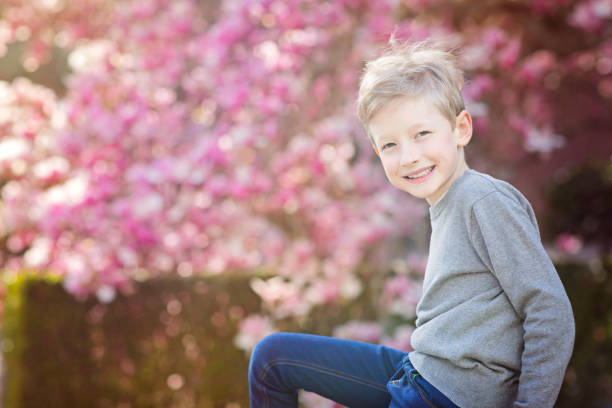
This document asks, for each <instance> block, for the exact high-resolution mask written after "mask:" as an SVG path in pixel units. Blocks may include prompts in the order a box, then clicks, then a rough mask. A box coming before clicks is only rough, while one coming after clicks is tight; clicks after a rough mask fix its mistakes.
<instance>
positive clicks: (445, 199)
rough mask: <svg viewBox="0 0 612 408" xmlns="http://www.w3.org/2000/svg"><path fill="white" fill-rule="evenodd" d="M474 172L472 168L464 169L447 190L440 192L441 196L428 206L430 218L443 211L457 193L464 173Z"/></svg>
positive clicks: (462, 181)
mask: <svg viewBox="0 0 612 408" xmlns="http://www.w3.org/2000/svg"><path fill="white" fill-rule="evenodd" d="M474 173H476V171H475V170H472V169H467V170H465V171H464V172H463V174H462V175H461V176H459V177H458V178H457V179H456V180H455V181H453V183H452V184H451V186H450V187H449V188H448V190H446V192H445V193H444V194H442V197H440V198H439V199H438V201H436V202H435V203H434V205H432V206H430V207H429V215H430V218H431V219H432V220H433V219H434V218H436V217H438V216H439V215H440V214H442V211H444V209H445V208H446V207H448V205H449V203H450V202H451V201H452V200H453V198H454V196H455V195H456V194H457V190H458V188H459V186H460V185H461V184H463V183H464V182H465V180H466V179H467V177H466V175H468V174H474Z"/></svg>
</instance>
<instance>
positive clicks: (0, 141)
mask: <svg viewBox="0 0 612 408" xmlns="http://www.w3.org/2000/svg"><path fill="white" fill-rule="evenodd" d="M391 33H395V36H396V37H398V38H399V39H407V40H414V41H416V40H421V39H425V38H429V37H432V36H435V37H439V36H443V37H445V38H446V39H447V40H448V41H449V42H450V43H452V44H454V45H455V46H456V47H457V48H458V50H459V58H460V62H461V66H462V68H463V69H464V70H465V75H466V85H465V87H464V89H463V94H464V98H465V100H466V104H467V109H468V110H469V111H470V113H471V114H472V116H473V118H474V125H475V134H474V137H473V139H472V142H471V143H470V145H469V146H468V148H467V151H466V154H467V161H468V163H469V165H470V167H472V168H474V169H476V170H478V171H482V172H488V173H490V174H491V175H493V176H495V177H497V178H500V179H503V180H506V181H509V182H510V183H512V184H513V185H515V186H516V187H517V188H518V189H519V190H521V191H522V192H523V193H524V194H525V196H526V197H527V198H528V199H529V200H530V202H531V203H532V205H533V206H534V209H535V211H536V214H537V217H538V221H539V223H540V229H541V233H542V238H543V242H544V243H545V246H546V248H547V250H548V252H549V254H550V256H551V258H552V259H553V261H554V262H555V265H556V266H557V269H558V271H559V274H560V276H561V278H562V280H563V282H564V284H565V287H566V290H567V291H568V294H569V296H570V299H571V301H572V304H573V306H574V312H575V316H576V322H577V337H576V347H575V351H574V356H573V358H572V361H571V363H570V367H569V368H568V371H567V374H566V378H565V383H564V385H563V388H562V390H561V395H560V397H559V401H558V404H557V406H559V407H574V406H581V407H612V391H611V390H612V341H611V338H612V313H611V308H610V306H611V305H610V303H611V301H610V298H611V295H612V283H611V280H610V265H611V263H612V262H611V247H612V224H611V223H612V214H611V213H612V211H611V208H612V207H611V204H610V203H612V137H611V136H612V134H611V133H612V115H611V112H612V0H506V1H498V0H486V1H482V0H480V1H475V0H450V1H448V0H447V1H441V0H386V1H376V2H373V1H366V0H338V1H312V0H286V1H280V0H275V1H271V0H225V1H224V0H210V1H208V0H172V1H170V0H81V1H78V2H69V1H67V0H2V3H1V4H0V273H1V276H2V283H1V284H0V296H1V300H2V303H1V304H2V307H1V309H0V311H1V312H2V318H1V320H0V322H1V324H2V334H1V338H0V342H1V343H0V344H1V349H2V352H3V360H4V361H3V370H2V384H3V386H2V394H3V395H2V400H3V401H4V405H3V406H7V407H9V406H10V407H38V406H46V407H50V406H58V407H60V406H62V407H65V406H74V407H77V406H87V407H92V406H96V407H120V408H127V407H140V406H159V407H161V406H163V407H171V406H176V407H230V408H236V407H241V406H242V407H247V406H248V391H247V388H246V387H247V377H246V370H247V365H248V357H249V353H250V351H251V350H252V348H253V346H254V345H255V344H256V342H257V341H258V340H259V339H261V338H262V337H263V336H265V335H266V334H269V333H272V332H275V331H279V330H293V331H302V332H309V333H317V334H324V335H334V336H337V337H343V338H350V339H356V340H362V341H371V342H376V343H380V344H386V345H389V346H392V347H395V348H399V349H403V350H410V334H411V332H412V329H413V327H414V319H415V307H416V303H417V302H418V299H419V297H420V291H421V280H422V275H423V272H424V267H425V264H426V261H427V245H428V240H429V232H430V231H429V219H428V212H427V205H426V203H425V202H424V201H423V202H421V201H419V200H415V199H413V198H411V197H409V196H407V195H406V194H405V193H402V192H400V191H397V190H394V189H393V188H392V187H391V186H390V185H388V183H387V182H386V180H385V177H384V173H383V170H382V166H381V165H380V163H379V162H378V161H377V158H376V156H375V154H374V153H373V151H372V149H371V147H370V145H369V141H368V140H367V137H366V134H365V131H364V129H363V128H362V126H361V124H360V123H359V121H358V119H357V116H356V110H355V107H356V105H355V99H356V95H357V89H358V80H359V76H360V74H361V71H362V68H363V65H364V62H365V61H366V60H368V59H371V58H373V57H375V56H377V55H378V54H379V53H380V52H381V51H382V47H384V46H385V44H386V43H387V41H388V39H389V36H390V35H391ZM300 401H301V403H302V404H303V406H305V407H334V406H335V405H334V404H333V403H331V402H330V401H326V400H324V399H322V398H319V397H317V396H314V395H312V394H308V393H302V394H301V396H300Z"/></svg>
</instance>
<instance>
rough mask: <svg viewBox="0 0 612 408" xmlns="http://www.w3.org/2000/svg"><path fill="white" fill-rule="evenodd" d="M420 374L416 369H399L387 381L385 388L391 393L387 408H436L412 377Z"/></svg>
mask: <svg viewBox="0 0 612 408" xmlns="http://www.w3.org/2000/svg"><path fill="white" fill-rule="evenodd" d="M418 375H420V374H419V373H418V372H417V371H416V370H409V371H405V370H404V369H403V368H402V369H400V370H399V371H398V372H397V373H396V374H395V375H394V376H393V377H391V379H390V380H389V381H388V382H387V390H388V391H389V394H391V403H390V404H389V408H400V407H401V408H404V407H414V408H437V407H436V406H435V405H434V404H433V403H432V402H431V401H430V400H429V398H428V394H429V393H428V392H427V391H426V390H425V389H424V388H423V387H421V386H420V385H419V384H418V383H417V382H416V381H415V380H414V377H416V376H418Z"/></svg>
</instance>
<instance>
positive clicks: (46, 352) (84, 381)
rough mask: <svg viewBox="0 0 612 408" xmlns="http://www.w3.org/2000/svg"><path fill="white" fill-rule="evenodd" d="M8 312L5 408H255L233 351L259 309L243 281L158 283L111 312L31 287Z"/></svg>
mask: <svg viewBox="0 0 612 408" xmlns="http://www.w3.org/2000/svg"><path fill="white" fill-rule="evenodd" d="M5 307H6V318H5V321H4V327H3V350H4V359H5V364H6V365H5V367H6V370H7V373H6V384H5V395H4V406H5V407H11V408H40V407H46V408H54V407H57V408H66V407H74V408H77V407H88V408H91V407H101V408H102V407H109V408H110V407H113V408H116V407H121V408H128V407H228V406H230V407H231V406H234V407H238V406H242V407H247V406H248V388H247V383H248V380H247V371H248V358H247V357H246V356H245V354H244V353H243V352H242V351H240V350H237V349H236V348H235V347H234V346H233V343H232V341H233V337H234V335H235V333H236V328H237V322H238V320H239V319H240V318H241V317H243V316H245V315H248V314H250V313H254V312H258V311H259V309H260V300H259V298H258V297H257V296H256V295H255V294H254V293H253V292H252V291H251V289H250V288H249V285H248V278H247V277H245V276H242V277H236V276H216V277H212V278H197V279H177V278H173V279H172V278H168V279H152V280H149V281H146V282H142V283H138V284H137V290H136V293H134V294H132V295H130V296H127V297H125V296H118V298H117V299H115V300H114V301H113V302H112V303H110V304H100V303H98V302H96V301H94V300H88V301H84V302H80V301H77V300H75V298H74V297H72V296H71V295H70V294H68V293H66V292H65V290H64V289H63V288H62V286H61V285H60V284H59V283H57V282H50V281H45V280H40V279H32V278H24V279H21V280H20V281H18V282H14V283H12V284H9V285H8V295H7V299H6V302H5Z"/></svg>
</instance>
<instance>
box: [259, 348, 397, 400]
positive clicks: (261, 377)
mask: <svg viewBox="0 0 612 408" xmlns="http://www.w3.org/2000/svg"><path fill="white" fill-rule="evenodd" d="M278 364H288V365H295V366H298V367H303V368H310V369H312V370H316V371H319V372H323V373H326V374H330V375H335V376H336V377H339V378H343V379H346V380H352V381H355V382H358V383H361V384H364V385H368V386H370V387H372V388H375V389H377V390H379V391H384V392H387V388H386V387H382V386H380V385H379V384H377V383H374V382H370V381H366V380H364V379H362V378H359V377H355V376H352V375H348V374H346V373H343V372H341V371H336V370H332V369H329V368H327V367H324V366H321V365H318V364H313V363H304V362H301V361H298V360H292V359H276V360H272V361H269V362H268V363H267V364H266V365H265V366H264V367H263V368H262V370H261V372H260V374H259V381H261V382H262V383H263V380H264V378H265V376H266V374H267V373H268V371H269V369H271V368H272V367H273V366H274V365H278ZM263 391H264V392H263V393H264V395H265V397H266V405H265V406H266V407H268V406H269V403H268V394H267V392H266V391H265V387H264V390H263Z"/></svg>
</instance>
